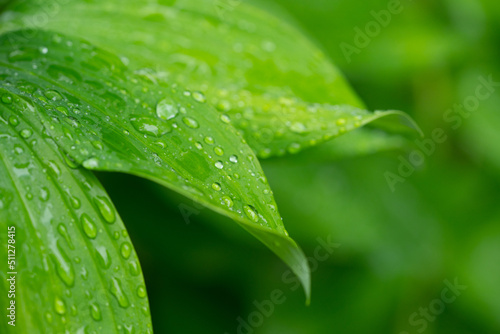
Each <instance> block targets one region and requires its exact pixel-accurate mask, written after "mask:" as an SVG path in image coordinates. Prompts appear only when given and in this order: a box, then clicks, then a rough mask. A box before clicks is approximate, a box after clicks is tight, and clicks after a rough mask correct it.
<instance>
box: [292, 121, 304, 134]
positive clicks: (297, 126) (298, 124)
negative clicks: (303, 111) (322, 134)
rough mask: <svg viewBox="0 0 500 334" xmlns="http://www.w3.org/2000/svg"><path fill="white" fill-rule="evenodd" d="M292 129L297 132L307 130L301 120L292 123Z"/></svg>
mask: <svg viewBox="0 0 500 334" xmlns="http://www.w3.org/2000/svg"><path fill="white" fill-rule="evenodd" d="M290 130H292V131H293V132H295V133H304V132H306V131H307V128H306V126H305V125H304V124H303V123H301V122H293V123H292V125H291V126H290Z"/></svg>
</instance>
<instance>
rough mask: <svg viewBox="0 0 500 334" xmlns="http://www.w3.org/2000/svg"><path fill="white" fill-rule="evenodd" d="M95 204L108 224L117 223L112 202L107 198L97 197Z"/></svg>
mask: <svg viewBox="0 0 500 334" xmlns="http://www.w3.org/2000/svg"><path fill="white" fill-rule="evenodd" d="M94 203H95V204H96V205H97V207H98V208H99V212H100V213H101V215H102V217H103V218H104V220H105V221H106V222H107V223H109V224H112V223H114V222H115V219H116V214H115V210H114V209H113V207H112V206H111V202H110V201H109V200H108V199H107V198H106V197H104V196H97V197H96V198H94Z"/></svg>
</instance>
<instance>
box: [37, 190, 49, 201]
mask: <svg viewBox="0 0 500 334" xmlns="http://www.w3.org/2000/svg"><path fill="white" fill-rule="evenodd" d="M49 197H50V192H49V189H48V188H47V187H42V188H40V195H39V196H38V198H40V200H41V201H43V202H46V201H48V199H49Z"/></svg>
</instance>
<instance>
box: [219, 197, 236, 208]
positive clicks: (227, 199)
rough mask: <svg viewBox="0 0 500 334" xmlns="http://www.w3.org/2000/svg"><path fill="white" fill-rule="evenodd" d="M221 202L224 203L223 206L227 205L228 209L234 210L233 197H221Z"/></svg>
mask: <svg viewBox="0 0 500 334" xmlns="http://www.w3.org/2000/svg"><path fill="white" fill-rule="evenodd" d="M221 202H222V204H224V205H226V206H227V207H228V208H232V207H233V204H234V203H233V200H232V199H231V197H229V196H227V195H224V196H222V197H221Z"/></svg>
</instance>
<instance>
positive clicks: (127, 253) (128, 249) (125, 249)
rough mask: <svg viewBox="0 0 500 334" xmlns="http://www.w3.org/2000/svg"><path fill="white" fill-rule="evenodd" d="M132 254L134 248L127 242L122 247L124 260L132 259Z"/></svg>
mask: <svg viewBox="0 0 500 334" xmlns="http://www.w3.org/2000/svg"><path fill="white" fill-rule="evenodd" d="M131 252H132V246H131V245H130V243H129V242H127V241H125V242H124V243H122V245H121V246H120V253H121V255H122V256H123V258H124V259H128V258H129V257H130V253H131Z"/></svg>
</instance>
